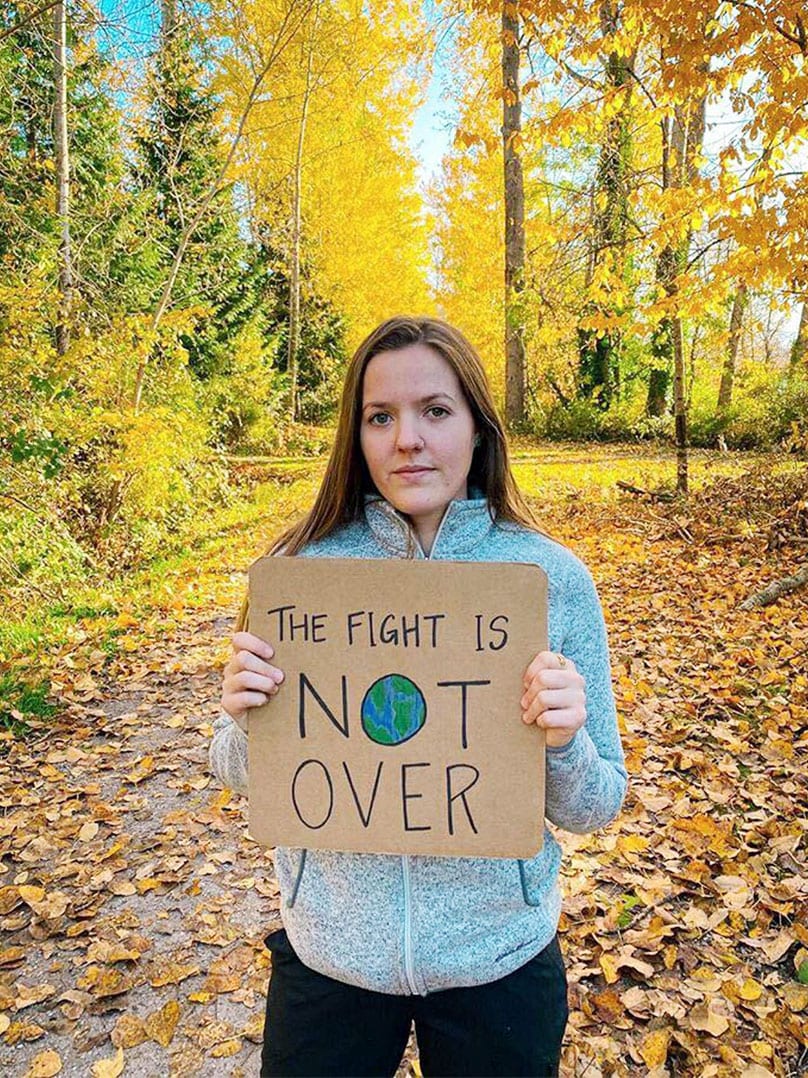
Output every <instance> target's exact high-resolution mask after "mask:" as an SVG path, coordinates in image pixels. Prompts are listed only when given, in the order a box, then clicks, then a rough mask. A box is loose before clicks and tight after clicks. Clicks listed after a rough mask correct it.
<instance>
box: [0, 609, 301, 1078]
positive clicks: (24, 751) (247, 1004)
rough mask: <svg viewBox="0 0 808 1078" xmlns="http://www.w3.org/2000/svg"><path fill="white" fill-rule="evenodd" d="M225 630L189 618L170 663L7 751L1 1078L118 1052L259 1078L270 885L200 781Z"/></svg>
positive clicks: (149, 660) (237, 811)
mask: <svg viewBox="0 0 808 1078" xmlns="http://www.w3.org/2000/svg"><path fill="white" fill-rule="evenodd" d="M230 625H231V623H230V621H229V619H228V618H227V617H226V616H225V614H224V612H217V613H214V614H213V616H211V615H210V614H198V615H197V616H196V617H195V618H194V617H192V618H191V619H190V620H189V621H187V622H186V623H185V627H184V629H183V633H182V639H179V640H172V641H171V656H176V657H177V658H175V659H174V660H172V659H171V658H170V657H167V655H166V649H165V646H164V644H162V643H155V644H154V645H152V646H151V647H150V648H147V649H146V650H145V651H144V652H140V653H138V656H137V662H136V663H135V664H134V666H133V672H132V674H131V676H130V677H129V678H128V680H127V681H124V682H123V683H119V684H117V685H113V686H110V687H109V690H108V691H109V695H108V698H107V700H106V702H103V703H102V704H101V706H99V705H98V704H97V703H96V702H95V700H94V699H93V700H92V702H91V703H89V704H82V702H81V699H80V697H81V695H82V694H81V693H80V692H77V693H75V696H74V699H73V701H72V702H71V704H70V709H69V712H68V714H67V715H65V716H64V719H63V721H62V722H61V723H59V724H57V725H56V726H55V727H53V728H52V730H50V731H49V732H48V733H46V734H45V736H43V737H42V738H41V739H39V740H37V741H34V742H29V743H28V744H27V745H23V744H21V743H17V744H15V745H13V746H12V748H11V752H10V754H9V756H8V758H7V760H6V764H7V765H8V764H10V765H11V774H9V772H8V769H7V768H4V770H5V771H6V779H5V783H4V789H3V806H4V808H5V812H6V815H5V818H4V819H3V820H2V821H0V834H2V836H3V837H4V839H5V843H6V844H7V846H8V852H7V854H6V858H5V868H6V872H5V875H4V879H3V883H4V884H5V886H4V887H3V888H2V890H0V911H1V912H2V915H3V927H4V929H5V943H4V947H3V950H2V952H0V961H1V962H2V966H3V976H2V981H0V993H2V997H3V998H2V999H1V1000H0V1004H2V1006H3V1007H4V1008H5V1007H9V1004H10V1005H11V1007H10V1013H11V1014H12V1015H13V1018H12V1027H13V1028H9V1029H7V1030H6V1032H5V1038H4V1040H3V1042H2V1044H1V1045H0V1073H2V1074H4V1075H9V1076H10V1075H21V1076H22V1075H25V1074H26V1073H27V1072H28V1070H29V1066H30V1065H31V1061H32V1060H34V1058H35V1057H37V1056H38V1055H40V1053H42V1052H43V1051H46V1050H48V1051H51V1052H56V1053H58V1056H59V1058H60V1060H61V1064H62V1067H61V1071H59V1073H60V1074H62V1075H70V1076H72V1075H82V1076H83V1075H88V1074H90V1073H92V1072H91V1066H92V1064H93V1063H95V1062H96V1061H98V1060H102V1059H112V1058H114V1056H115V1047H114V1044H115V1043H118V1044H120V1045H122V1046H123V1047H124V1049H125V1061H126V1072H127V1073H131V1074H137V1075H142V1076H147V1075H155V1076H157V1075H160V1076H163V1075H168V1074H171V1075H185V1074H191V1073H194V1074H199V1075H211V1076H213V1075H242V1074H243V1075H248V1074H257V1073H258V1068H259V1063H260V1041H261V1031H262V1025H263V1013H264V994H265V991H266V984H267V980H268V973H269V969H268V955H267V952H266V951H265V949H264V947H263V937H264V936H265V935H266V934H267V933H268V932H269V931H272V929H273V928H275V927H277V926H278V925H279V923H280V918H279V914H278V896H277V885H276V883H275V880H274V874H273V871H272V865H271V861H270V859H269V856H268V854H267V853H266V852H265V851H263V850H262V849H260V848H259V847H257V846H256V845H255V844H254V843H252V842H250V841H249V840H248V839H247V838H246V835H245V823H244V818H243V815H242V811H241V810H242V807H243V805H242V800H241V798H239V797H237V796H236V797H233V799H232V800H227V801H226V800H225V798H224V797H223V796H222V793H221V791H220V789H219V787H218V784H217V783H216V780H215V779H212V778H211V777H210V776H209V774H208V773H207V748H208V743H209V739H210V723H211V722H212V721H213V719H214V718H215V716H216V713H217V697H218V683H219V674H218V667H217V665H216V664H215V661H214V652H215V650H216V640H217V638H218V637H221V636H223V635H227V634H229V632H230ZM80 683H81V682H79V684H80ZM85 695H88V694H85ZM92 695H93V696H94V694H92ZM15 1011H16V1013H15ZM110 1035H112V1042H113V1043H111V1042H110ZM139 1041H140V1042H141V1043H138V1042H139ZM53 1065H55V1063H54V1064H53ZM41 1073H42V1074H45V1073H54V1072H53V1071H52V1070H49V1069H48V1068H47V1066H46V1065H43V1066H42V1070H41ZM114 1073H119V1072H118V1071H114Z"/></svg>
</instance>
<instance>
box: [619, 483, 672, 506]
mask: <svg viewBox="0 0 808 1078" xmlns="http://www.w3.org/2000/svg"><path fill="white" fill-rule="evenodd" d="M617 486H618V487H620V489H621V490H627V491H628V492H629V494H645V495H646V496H647V497H649V498H651V499H652V500H653V501H656V502H672V501H673V500H674V498H675V497H676V495H675V494H671V493H669V492H668V491H666V490H643V488H642V487H635V486H632V484H631V483H625V482H624V481H623V480H622V479H618V480H617Z"/></svg>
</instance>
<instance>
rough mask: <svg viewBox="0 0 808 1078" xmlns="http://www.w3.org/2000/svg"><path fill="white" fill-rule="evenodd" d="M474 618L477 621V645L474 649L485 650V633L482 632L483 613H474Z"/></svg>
mask: <svg viewBox="0 0 808 1078" xmlns="http://www.w3.org/2000/svg"><path fill="white" fill-rule="evenodd" d="M474 620H475V621H476V622H477V647H476V648H475V649H474V650H475V651H482V650H483V634H482V624H483V616H482V614H475V615H474Z"/></svg>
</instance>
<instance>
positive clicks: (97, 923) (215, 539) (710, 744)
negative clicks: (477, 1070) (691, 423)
mask: <svg viewBox="0 0 808 1078" xmlns="http://www.w3.org/2000/svg"><path fill="white" fill-rule="evenodd" d="M517 450H518V451H517V454H516V456H517V464H516V470H517V475H518V478H519V480H520V483H521V485H522V487H523V489H524V490H525V491H526V492H527V493H528V494H529V496H530V498H531V502H532V505H533V507H534V509H535V510H536V512H537V515H538V516H539V518H540V520H541V521H542V523H543V525H544V527H545V528H546V529H547V530H548V531H549V532H550V533H551V534H553V535H555V536H556V537H557V538H558V539H560V540H561V541H563V542H565V543H566V544H568V545H569V546H570V547H571V548H572V549H573V550H574V551H575V552H576V553H577V554H578V555H579V556H580V557H581V558H582V559H583V560H584V561H585V562H586V563H587V564H588V565H589V567H590V568H591V570H592V573H593V575H594V577H595V580H596V582H597V584H598V589H599V592H600V596H601V600H602V602H603V606H604V611H605V614H606V620H607V624H608V626H609V633H610V643H611V651H612V667H613V676H614V687H615V694H616V697H617V703H618V711H619V714H620V718H621V722H622V724H623V736H624V744H625V748H626V753H627V757H628V763H629V769H630V773H631V786H630V791H629V795H628V799H627V802H626V806H625V810H624V812H623V815H622V816H621V818H620V819H619V820H618V821H617V822H616V823H615V824H614V825H612V826H611V827H610V828H609V829H607V830H606V831H603V832H601V833H599V834H597V835H593V836H563V843H564V846H565V849H566V854H567V856H566V861H565V865H564V870H563V871H564V881H563V882H564V889H565V894H566V898H565V905H564V913H563V916H562V922H561V931H562V946H563V948H564V951H565V955H566V959H567V964H568V976H569V982H570V996H571V1017H570V1024H569V1027H568V1032H567V1040H566V1047H565V1055H564V1066H565V1070H564V1072H563V1073H564V1074H565V1075H566V1076H567V1078H573V1076H575V1078H577V1076H587V1078H596V1076H598V1075H604V1076H605V1075H614V1076H620V1075H650V1076H653V1078H662V1076H665V1075H670V1076H671V1078H673V1076H674V1075H675V1076H680V1075H692V1076H696V1075H698V1076H707V1078H709V1076H712V1075H717V1076H723V1075H726V1076H733V1078H734V1076H737V1075H743V1076H745V1078H766V1076H767V1075H775V1076H777V1078H785V1076H789V1078H793V1076H796V1075H798V1074H801V1073H805V1072H806V1069H808V1050H806V1042H807V1041H808V916H807V914H808V871H807V870H806V847H805V843H806V838H805V835H806V831H807V830H808V828H807V827H806V825H807V824H808V798H807V797H806V789H807V786H806V758H807V756H808V754H807V753H806V750H808V677H807V676H806V671H807V670H808V661H806V656H808V589H806V588H803V589H802V590H800V591H795V592H792V593H790V594H787V595H785V596H783V597H782V598H781V599H780V600H779V601H778V602H777V603H776V604H774V605H770V606H768V607H764V608H761V609H754V610H749V611H746V610H742V609H740V604H741V602H742V601H743V600H744V599H746V598H747V597H748V596H750V595H751V594H754V593H755V592H757V591H759V590H761V589H762V588H763V587H765V586H766V585H768V584H770V583H771V582H772V581H773V580H775V579H777V578H781V577H785V576H788V575H791V574H793V573H795V572H796V571H797V570H798V569H800V568H801V566H802V565H803V564H804V562H805V558H806V556H808V546H806V540H808V526H807V525H806V521H808V478H806V467H805V465H804V464H803V465H799V464H797V463H791V464H788V462H781V461H778V460H776V459H774V458H768V459H767V458H754V459H753V458H749V457H745V456H743V455H735V454H723V455H711V454H708V453H701V454H694V458H693V488H694V489H693V493H692V495H691V498H690V499H689V502H688V503H687V504H685V503H683V502H681V501H680V500H673V501H670V500H666V499H664V498H661V499H660V498H659V497H656V496H654V494H653V493H646V494H642V493H640V494H637V493H629V492H627V491H625V490H621V489H620V488H619V487H617V485H616V483H617V481H618V480H622V481H624V482H628V483H631V484H632V485H634V486H636V487H639V488H641V489H642V490H645V491H650V492H654V491H656V492H657V493H658V492H659V487H660V485H661V484H662V483H663V481H668V480H669V479H670V477H671V476H672V475H673V473H674V465H673V461H672V458H671V455H670V454H669V453H666V452H664V451H658V450H649V451H640V450H637V449H636V448H634V447H630V448H627V447H608V448H603V447H590V446H575V447H568V448H563V447H562V448H559V447H556V446H553V447H548V448H546V449H545V448H541V447H539V448H537V447H535V446H527V445H525V446H518V447H517ZM320 467H321V464H314V465H312V466H311V467H310V468H308V467H306V468H303V469H300V468H298V469H297V470H296V471H295V472H294V473H293V474H285V473H277V474H273V473H272V470H271V469H270V470H269V471H268V472H267V471H265V472H263V473H262V472H261V469H260V468H258V469H257V471H256V470H254V471H253V472H252V473H251V474H250V476H249V483H248V485H246V486H245V497H250V498H253V499H255V498H256V497H261V498H263V499H264V501H265V503H266V505H267V507H268V511H267V513H266V515H265V517H262V518H261V520H260V524H259V525H258V526H256V525H255V524H253V523H251V524H250V526H249V527H241V526H238V525H231V526H229V527H228V528H227V529H226V531H223V532H222V533H221V534H218V535H214V536H212V537H211V539H210V541H209V542H207V543H206V544H205V547H204V549H200V550H199V551H197V552H192V553H191V555H190V556H189V557H186V558H184V559H180V560H178V562H177V564H176V565H175V566H174V567H173V568H171V569H170V570H168V571H164V572H163V573H162V575H161V579H160V582H159V585H158V584H153V586H150V587H149V586H148V582H145V581H141V582H139V583H138V585H137V587H134V586H133V590H132V593H131V595H130V596H129V597H128V598H127V599H126V600H125V601H123V602H122V601H120V600H116V602H115V603H114V604H112V605H109V604H108V605H107V607H106V608H103V609H100V610H96V611H93V610H88V611H87V613H86V616H83V617H80V618H77V619H76V620H75V623H74V624H73V626H72V628H71V631H70V632H69V633H68V638H67V640H66V642H65V643H64V644H62V645H60V646H59V647H58V648H51V649H50V650H49V651H48V652H47V653H46V654H40V655H36V656H34V655H32V654H30V653H29V654H28V655H27V656H24V655H21V656H18V657H17V658H16V659H15V661H14V670H15V672H16V675H17V676H20V677H24V676H25V674H26V672H28V673H30V674H32V675H33V674H34V673H37V674H41V673H42V671H47V673H48V675H49V677H50V682H51V691H52V699H53V701H54V702H55V703H56V705H57V708H58V710H57V712H56V714H55V715H54V716H53V717H52V718H51V719H47V720H42V721H40V722H34V723H30V722H29V723H28V731H27V734H26V735H25V736H24V737H20V736H19V733H16V734H15V733H14V732H12V731H9V732H8V733H6V734H5V735H3V737H4V740H3V741H2V742H0V748H2V750H3V753H4V754H3V756H2V759H1V760H0V768H1V769H2V772H1V773H0V782H1V783H2V785H0V804H2V809H3V812H2V817H0V849H1V850H2V875H1V876H0V927H2V930H3V935H4V939H3V943H2V949H0V1073H2V1074H4V1075H9V1076H12V1075H20V1076H26V1078H34V1076H39V1078H45V1076H47V1075H55V1074H57V1073H58V1074H62V1075H94V1076H95V1078H103V1076H107V1078H109V1076H114V1075H118V1074H122V1073H124V1074H132V1075H138V1076H141V1075H155V1076H157V1075H186V1074H198V1075H201V1076H206V1075H211V1076H213V1075H216V1076H218V1075H233V1076H236V1075H256V1074H257V1073H258V1068H259V1059H260V1043H261V1030H262V1024H263V1013H264V1005H265V999H264V996H265V992H266V985H267V980H268V976H269V961H268V953H267V952H266V950H265V949H264V947H263V938H264V936H265V935H266V934H267V933H268V932H269V931H271V930H272V929H273V928H274V927H276V926H277V925H278V923H279V913H278V896H277V886H276V884H275V881H274V877H273V875H272V870H271V861H270V858H269V856H268V854H267V853H266V852H265V851H264V850H263V849H261V848H259V847H258V846H256V845H255V844H254V843H252V842H251V841H250V840H249V839H248V838H247V837H246V832H245V823H244V815H243V813H244V809H245V804H244V801H243V800H242V799H241V798H240V797H238V796H236V795H231V794H230V793H229V792H228V791H222V790H221V789H219V787H218V785H217V783H216V781H215V780H214V779H212V778H211V776H210V775H209V773H208V771H207V746H208V742H209V738H210V733H211V726H210V724H211V722H212V720H213V718H214V717H215V715H216V713H217V710H218V709H217V697H218V687H219V669H220V667H221V664H222V662H223V661H224V658H225V656H226V653H227V637H228V634H229V632H230V630H231V626H232V619H233V614H234V612H235V610H236V608H237V606H238V602H239V599H240V596H241V592H242V589H243V586H244V576H243V570H244V569H245V567H246V566H247V564H248V563H249V561H250V560H251V559H252V558H253V557H254V556H256V555H257V554H259V553H261V552H262V550H263V549H264V547H265V546H266V545H267V542H268V539H269V538H270V537H271V535H272V534H273V533H274V532H275V531H277V530H278V528H279V527H280V526H281V525H282V524H283V523H284V522H285V521H286V520H287V519H289V518H290V517H291V516H293V515H295V514H296V513H297V512H299V511H300V510H301V509H302V508H303V507H304V506H305V505H306V504H307V503H308V502H309V501H310V499H311V495H312V491H313V489H314V485H315V482H316V475H317V473H318V470H319V468H320ZM242 478H243V477H242ZM256 482H260V483H261V484H262V485H261V486H260V487H254V486H253V484H254V483H256ZM250 519H251V520H254V514H253V515H252V516H251V518H250ZM406 1072H409V1073H414V1074H417V1073H418V1065H417V1060H415V1058H414V1057H412V1055H410V1057H409V1058H408V1060H407V1061H406V1062H405V1063H404V1064H403V1065H402V1073H406Z"/></svg>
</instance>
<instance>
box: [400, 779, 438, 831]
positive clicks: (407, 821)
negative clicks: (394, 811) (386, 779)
mask: <svg viewBox="0 0 808 1078" xmlns="http://www.w3.org/2000/svg"><path fill="white" fill-rule="evenodd" d="M431 766H432V764H428V763H423V764H402V765H401V807H402V808H403V809H404V830H405V831H431V830H432V827H431V826H430V825H429V824H426V825H425V826H421V827H416V826H415V825H411V824H410V818H409V815H408V814H407V802H408V801H414V800H415V799H416V798H417V797H423V796H424V795H423V794H408V793H407V769H408V768H410V767H431Z"/></svg>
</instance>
